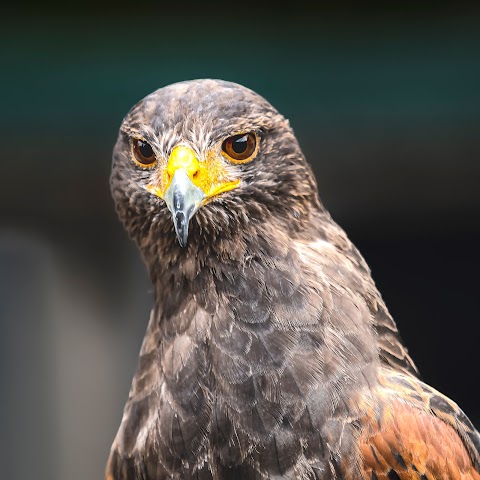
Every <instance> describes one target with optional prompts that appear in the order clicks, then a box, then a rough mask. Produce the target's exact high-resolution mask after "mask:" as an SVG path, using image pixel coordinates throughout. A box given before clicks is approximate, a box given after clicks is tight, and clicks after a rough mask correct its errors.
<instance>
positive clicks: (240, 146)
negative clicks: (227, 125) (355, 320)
mask: <svg viewBox="0 0 480 480" xmlns="http://www.w3.org/2000/svg"><path fill="white" fill-rule="evenodd" d="M257 143H258V142H257V135H256V134H255V133H240V134H238V135H233V137H228V138H227V139H226V140H225V141H224V142H223V143H222V153H223V155H224V156H225V157H227V158H228V159H229V160H231V161H232V162H235V163H245V162H248V161H250V160H252V159H253V157H254V156H255V154H256V153H257Z"/></svg>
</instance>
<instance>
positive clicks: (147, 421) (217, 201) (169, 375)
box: [106, 79, 480, 480]
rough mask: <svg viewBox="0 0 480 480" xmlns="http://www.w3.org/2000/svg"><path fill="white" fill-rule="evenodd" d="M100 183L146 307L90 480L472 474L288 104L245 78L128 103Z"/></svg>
mask: <svg viewBox="0 0 480 480" xmlns="http://www.w3.org/2000/svg"><path fill="white" fill-rule="evenodd" d="M111 191H112V195H113V198H114V202H115V205H116V210H117V212H118V215H119V218H120V220H121V222H122V223H123V225H124V226H125V228H126V230H127V231H128V233H129V235H130V237H131V238H132V239H133V240H134V241H135V242H136V244H137V245H138V248H139V249H140V252H141V255H142V258H143V260H144V262H145V264H146V267H147V268H148V271H149V275H150V278H151V281H152V284H153V291H154V302H155V303H154V307H153V310H152V313H151V317H150V321H149V323H148V327H147V332H146V335H145V338H144V341H143V344H142V347H141V351H140V356H139V363H138V368H137V371H136V374H135V376H134V379H133V384H132V387H131V390H130V394H129V397H128V401H127V403H126V406H125V410H124V415H123V419H122V422H121V425H120V428H119V430H118V433H117V436H116V438H115V440H114V442H113V445H112V448H111V453H110V457H109V459H108V463H107V467H106V479H107V480H140V479H141V480H160V479H212V480H214V479H305V480H307V479H322V480H330V479H338V480H340V479H345V480H351V479H361V480H396V479H397V480H398V479H400V480H407V479H419V480H434V479H436V480H439V479H455V480H457V479H480V473H479V472H480V436H479V433H478V432H477V431H476V430H475V428H474V427H473V425H472V424H471V422H470V421H469V419H468V418H467V416H466V415H465V414H464V413H463V412H462V410H461V409H460V408H459V406H457V404H456V403H454V402H453V401H452V400H451V399H449V398H447V397H446V396H445V395H443V394H442V393H440V392H438V391H437V390H435V389H434V388H433V387H432V386H429V385H427V384H426V383H424V382H423V381H421V380H420V378H419V375H418V372H417V369H416V367H415V365H414V363H413V361H412V359H411V358H410V357H409V355H408V353H407V350H406V348H405V346H404V345H403V343H402V341H401V339H400V336H399V334H398V331H397V328H396V325H395V322H394V320H393V319H392V317H391V315H390V313H389V312H388V309H387V307H386V305H385V303H384V301H383V299H382V297H381V294H380V293H379V291H378V290H377V288H376V286H375V283H374V281H373V280H372V276H371V274H370V270H369V267H368V266H367V264H366V262H365V260H364V259H363V258H362V256H361V254H360V253H359V251H358V250H357V249H356V248H355V246H354V245H353V244H352V243H351V241H350V240H349V239H348V237H347V235H346V234H345V232H344V231H343V230H342V228H340V227H339V226H338V225H337V224H336V223H335V222H334V221H333V220H332V218H331V217H330V215H329V213H328V212H327V210H326V208H325V207H324V206H323V204H322V203H321V201H320V199H319V195H318V190H317V184H316V180H315V178H314V175H313V173H312V170H311V168H310V166H309V164H308V163H307V161H306V159H305V158H304V155H303V154H302V151H301V149H300V147H299V144H298V142H297V139H296V137H295V135H294V132H293V130H292V128H291V127H290V125H289V122H288V120H287V119H285V118H284V117H283V116H282V115H281V114H280V113H279V112H278V111H277V110H276V109H275V108H274V107H273V106H272V105H271V104H270V103H269V102H268V101H267V100H265V99H264V98H263V97H262V96H260V95H258V94H256V93H255V92H253V91H252V90H250V89H248V88H245V87H244V86H241V85H238V84H235V83H230V82H226V81H221V80H214V79H200V80H192V81H185V82H179V83H175V84H172V85H168V86H166V87H164V88H160V89H159V90H157V91H155V92H153V93H152V94H150V95H148V96H147V97H145V98H144V99H143V100H141V101H140V102H139V103H138V104H136V105H135V106H134V107H133V108H132V109H131V110H130V112H129V113H128V114H127V115H126V117H125V118H124V120H123V123H122V124H121V128H120V133H119V137H118V141H117V143H116V145H115V148H114V153H113V165H112V174H111Z"/></svg>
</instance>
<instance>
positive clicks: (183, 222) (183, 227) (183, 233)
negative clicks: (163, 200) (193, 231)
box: [173, 211, 189, 247]
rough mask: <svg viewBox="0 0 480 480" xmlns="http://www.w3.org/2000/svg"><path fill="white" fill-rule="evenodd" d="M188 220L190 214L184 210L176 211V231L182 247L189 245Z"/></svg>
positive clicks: (174, 221)
mask: <svg viewBox="0 0 480 480" xmlns="http://www.w3.org/2000/svg"><path fill="white" fill-rule="evenodd" d="M188 222H189V216H188V215H186V214H185V212H183V211H178V212H175V216H174V220H173V223H174V225H175V231H176V233H177V238H178V243H179V244H180V246H181V247H185V246H186V245H187V240H188Z"/></svg>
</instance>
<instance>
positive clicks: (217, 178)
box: [147, 145, 240, 198]
mask: <svg viewBox="0 0 480 480" xmlns="http://www.w3.org/2000/svg"><path fill="white" fill-rule="evenodd" d="M180 168H181V169H183V170H185V172H186V173H187V175H188V177H189V178H190V180H191V181H192V183H193V184H194V185H195V186H197V187H199V188H201V189H202V191H203V192H204V193H205V195H206V197H207V198H212V197H214V196H216V195H219V194H220V193H223V192H227V191H229V190H233V189H234V188H236V187H238V185H239V184H240V180H239V179H237V180H233V181H231V180H229V179H228V177H227V175H228V174H227V172H226V171H225V168H224V166H223V165H222V160H221V159H219V158H217V157H216V156H215V154H214V153H213V152H212V153H211V154H210V155H207V158H206V159H205V160H204V161H202V162H200V161H199V160H198V159H197V156H196V155H195V152H194V151H193V150H192V149H191V148H190V147H187V146H185V145H178V146H176V147H175V148H174V149H173V150H172V153H171V154H170V158H169V159H168V163H167V166H166V168H165V169H164V170H163V172H162V174H161V181H160V185H157V186H155V185H148V186H147V190H148V191H149V192H151V193H153V194H155V195H157V196H159V197H160V198H164V196H165V193H166V191H167V190H168V187H169V186H170V183H171V182H172V178H173V176H174V175H175V172H176V171H177V170H178V169H180Z"/></svg>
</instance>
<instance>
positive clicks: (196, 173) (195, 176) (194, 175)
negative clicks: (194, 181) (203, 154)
mask: <svg viewBox="0 0 480 480" xmlns="http://www.w3.org/2000/svg"><path fill="white" fill-rule="evenodd" d="M193 178H198V170H197V171H196V172H195V173H194V174H193Z"/></svg>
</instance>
